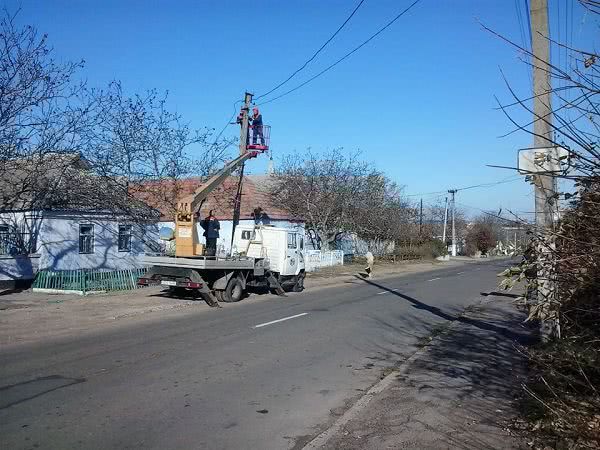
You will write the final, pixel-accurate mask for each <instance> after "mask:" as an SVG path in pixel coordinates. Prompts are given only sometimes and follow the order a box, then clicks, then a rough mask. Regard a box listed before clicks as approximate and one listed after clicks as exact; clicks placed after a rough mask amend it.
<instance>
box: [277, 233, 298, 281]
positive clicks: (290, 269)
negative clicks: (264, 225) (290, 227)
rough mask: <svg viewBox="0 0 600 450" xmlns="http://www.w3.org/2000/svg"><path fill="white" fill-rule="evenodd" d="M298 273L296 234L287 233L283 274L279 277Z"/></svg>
mask: <svg viewBox="0 0 600 450" xmlns="http://www.w3.org/2000/svg"><path fill="white" fill-rule="evenodd" d="M298 272H300V252H299V251H298V233H295V232H288V233H287V248H286V255H285V263H284V266H283V273H282V274H281V275H297V274H298Z"/></svg>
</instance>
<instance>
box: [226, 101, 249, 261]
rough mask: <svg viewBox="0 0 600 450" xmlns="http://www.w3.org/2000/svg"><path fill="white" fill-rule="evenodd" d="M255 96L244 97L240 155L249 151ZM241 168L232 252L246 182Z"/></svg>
mask: <svg viewBox="0 0 600 450" xmlns="http://www.w3.org/2000/svg"><path fill="white" fill-rule="evenodd" d="M252 97H253V94H251V93H249V92H246V94H245V95H244V106H242V111H241V112H242V118H241V119H242V123H241V127H240V155H243V154H244V153H246V152H247V151H248V148H247V147H248V113H249V111H250V103H252ZM245 165H246V164H242V167H241V168H240V177H239V180H238V186H237V192H236V195H235V200H234V204H233V223H232V226H231V250H232V251H233V238H234V236H235V227H236V226H237V225H238V224H239V223H240V210H241V208H242V191H243V182H244V166H245Z"/></svg>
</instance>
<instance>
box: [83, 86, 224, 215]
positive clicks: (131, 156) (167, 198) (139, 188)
mask: <svg viewBox="0 0 600 450" xmlns="http://www.w3.org/2000/svg"><path fill="white" fill-rule="evenodd" d="M166 100H167V94H166V93H165V94H162V95H159V94H158V93H157V92H156V91H154V90H150V91H148V92H146V93H145V94H144V95H132V96H127V95H126V94H125V93H124V90H123V87H122V86H121V83H119V82H113V83H111V84H110V86H109V87H108V89H107V90H106V91H104V92H100V93H97V94H96V101H97V103H98V104H99V108H98V114H97V116H96V118H95V120H94V126H93V127H91V128H90V130H89V132H88V135H87V136H88V139H87V141H88V142H89V143H90V146H89V147H88V148H87V149H86V150H85V153H84V154H85V157H86V160H87V161H89V162H90V164H91V166H92V167H91V171H92V172H93V173H94V174H95V175H96V176H97V178H99V179H102V180H104V183H105V184H107V185H109V186H110V191H111V192H115V193H117V192H118V193H119V194H117V195H116V197H115V198H114V199H113V201H112V203H111V206H112V208H113V209H121V210H122V211H128V212H129V213H130V214H131V213H132V211H131V206H134V205H136V200H137V199H144V200H148V201H150V203H151V204H152V205H154V206H156V207H158V208H160V210H161V212H163V213H164V214H169V215H171V216H174V214H175V207H176V202H177V199H178V198H179V197H180V196H181V194H182V185H181V184H182V183H181V182H182V181H183V180H184V179H185V178H186V177H200V178H202V177H206V176H208V175H209V174H210V173H211V172H213V171H214V170H215V169H216V167H217V166H218V165H219V164H220V163H222V161H223V155H224V150H225V149H226V148H227V146H228V145H229V144H230V142H229V141H227V140H222V141H218V142H212V141H211V138H212V134H213V133H212V130H210V129H202V130H194V129H191V128H190V126H189V125H188V124H187V123H185V122H184V121H183V119H182V117H181V116H180V115H178V114H175V113H172V112H169V111H168V110H167V109H166ZM192 154H193V155H194V157H193V156H192ZM99 186H100V187H101V186H102V183H100V184H99ZM99 194H100V196H101V195H102V193H101V192H100V193H99Z"/></svg>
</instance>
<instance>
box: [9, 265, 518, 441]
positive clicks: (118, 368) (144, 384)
mask: <svg viewBox="0 0 600 450" xmlns="http://www.w3.org/2000/svg"><path fill="white" fill-rule="evenodd" d="M506 264H507V263H506V262H505V261H504V262H502V261H488V262H485V263H481V264H466V265H464V266H461V267H453V268H446V269H440V270H436V271H432V272H425V273H417V274H411V275H406V276H401V277H400V276H399V277H395V278H386V279H384V280H377V278H374V279H373V280H372V281H370V282H365V281H362V280H358V279H357V280H356V281H353V282H351V283H347V284H345V285H343V286H338V287H333V288H328V289H321V290H318V291H314V292H310V291H305V292H303V293H300V294H290V295H289V297H288V298H284V299H282V298H277V297H273V298H272V299H269V300H268V301H253V299H252V297H251V298H249V299H246V300H244V302H241V303H239V304H236V305H234V306H231V305H226V307H225V308H222V309H219V310H214V309H213V310H203V311H190V312H189V313H186V314H185V315H182V316H180V317H176V318H169V319H165V320H163V321H158V322H155V323H143V324H137V325H132V326H130V327H128V328H126V329H120V330H116V331H115V330H113V331H110V332H104V333H97V334H94V335H86V336H85V337H79V338H70V339H68V340H63V341H57V342H44V343H39V344H36V345H30V346H27V347H22V348H19V349H15V350H10V349H9V350H6V349H4V350H0V386H1V387H0V447H2V448H11V449H18V448H57V449H64V448H69V449H75V448H86V449H89V448H157V449H158V448H160V449H165V448H181V449H192V448H210V449H246V448H247V449H250V448H252V449H285V448H292V447H294V446H297V447H300V446H301V445H302V444H303V443H304V442H306V440H307V439H308V438H310V436H313V435H315V434H316V433H318V432H319V431H320V430H322V429H323V428H324V427H326V426H327V425H328V424H329V423H331V421H333V420H334V419H335V417H336V415H338V414H341V413H342V412H343V411H344V409H345V408H346V407H347V406H348V405H349V404H351V403H352V402H353V401H354V400H355V399H356V398H357V397H358V396H360V394H361V392H363V391H365V390H366V389H368V388H369V387H370V386H371V385H373V384H374V383H375V382H377V381H378V380H379V378H380V376H381V373H382V369H384V368H387V367H390V366H394V365H397V364H399V363H400V362H402V360H404V359H405V358H406V357H407V356H409V355H410V354H411V353H412V352H414V351H415V350H416V348H417V345H418V343H419V340H420V339H422V338H423V337H424V336H427V335H428V334H429V333H430V332H431V330H432V329H433V328H434V327H436V325H437V324H440V323H447V322H448V321H452V320H453V319H454V317H456V315H458V314H460V313H461V312H462V311H463V309H464V308H465V307H466V306H468V305H469V304H471V303H473V302H475V301H477V300H478V299H479V298H480V293H481V292H488V291H491V290H494V289H495V287H496V285H497V281H498V280H497V277H496V274H497V273H498V272H500V271H501V270H502V268H503V267H504V266H505V265H506ZM282 319H286V320H282Z"/></svg>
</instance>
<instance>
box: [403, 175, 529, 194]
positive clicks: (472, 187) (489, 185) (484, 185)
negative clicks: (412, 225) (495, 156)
mask: <svg viewBox="0 0 600 450" xmlns="http://www.w3.org/2000/svg"><path fill="white" fill-rule="evenodd" d="M520 179H522V177H521V176H511V177H509V178H504V179H502V180H499V181H494V182H491V183H482V184H474V185H472V186H465V187H462V188H457V189H454V190H455V191H457V192H458V191H465V190H467V189H476V188H486V187H493V186H497V185H499V184H504V183H513V182H515V181H517V180H520ZM447 192H448V190H445V191H435V192H424V193H421V194H407V195H405V197H421V196H422V197H426V196H428V195H435V194H445V193H447Z"/></svg>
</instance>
